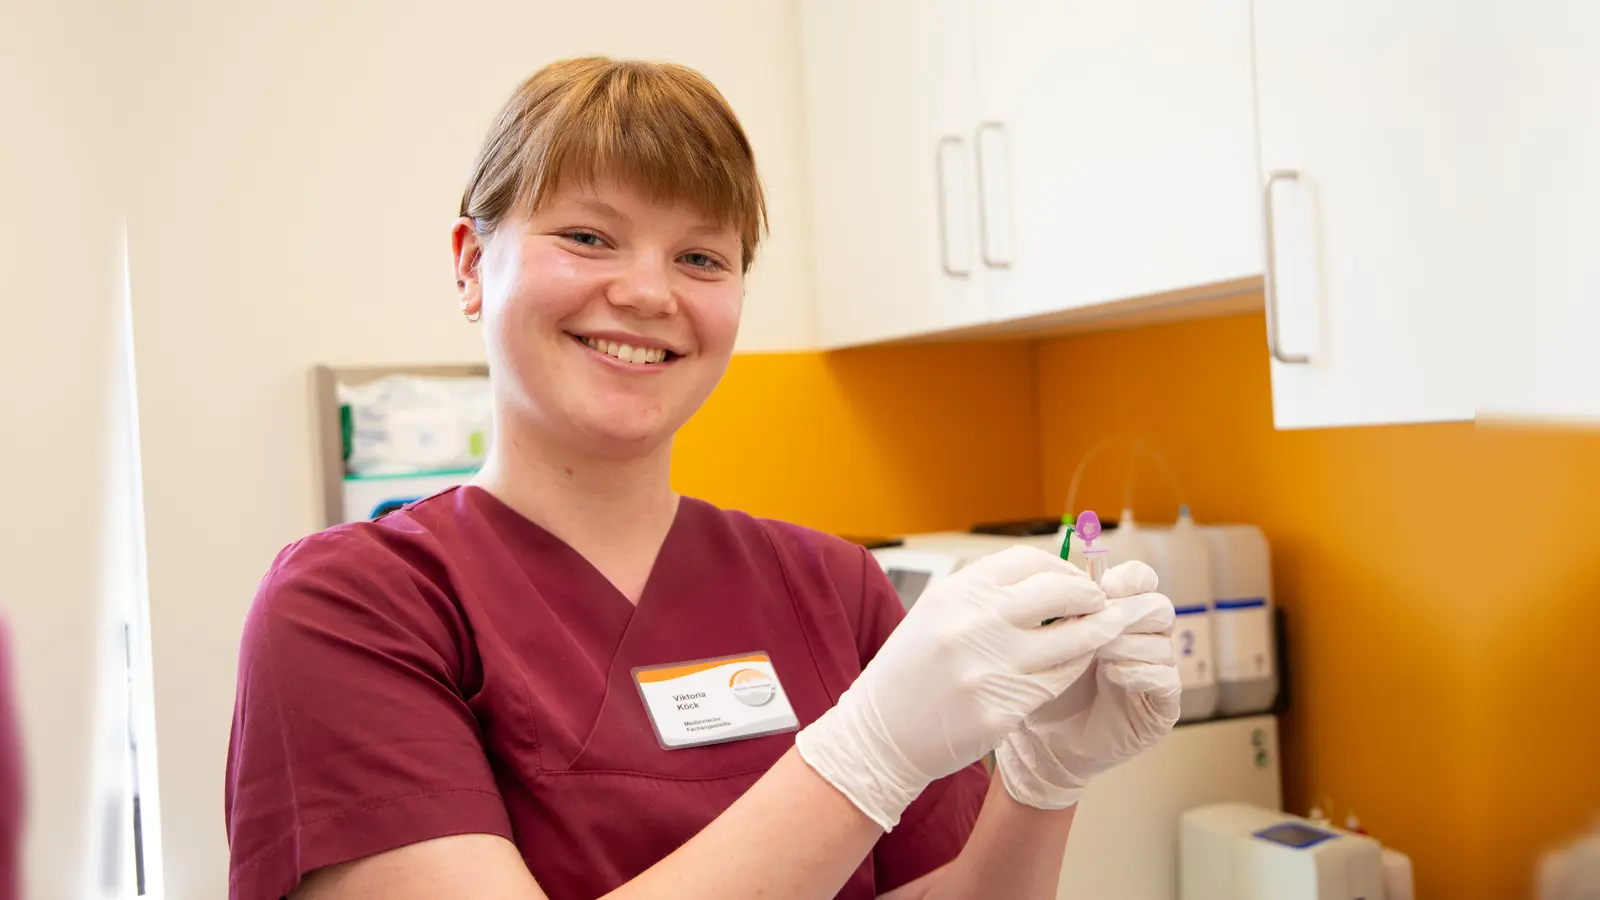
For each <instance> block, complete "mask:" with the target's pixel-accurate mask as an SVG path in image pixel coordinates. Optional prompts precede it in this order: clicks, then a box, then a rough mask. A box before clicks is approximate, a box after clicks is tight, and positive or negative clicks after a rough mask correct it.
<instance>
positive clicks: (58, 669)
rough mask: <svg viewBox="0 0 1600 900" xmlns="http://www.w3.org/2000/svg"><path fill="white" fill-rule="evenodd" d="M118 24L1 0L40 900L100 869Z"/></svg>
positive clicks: (6, 400) (18, 547) (21, 654)
mask: <svg viewBox="0 0 1600 900" xmlns="http://www.w3.org/2000/svg"><path fill="white" fill-rule="evenodd" d="M112 27H113V22H112V16H111V15H108V14H107V13H106V11H103V10H101V9H99V8H98V4H97V3H95V2H94V0H62V2H59V3H52V4H39V3H31V4H22V3H13V2H9V0H0V315H3V319H0V422H3V423H4V424H3V425H0V438H3V439H0V471H3V472H5V473H6V486H5V494H4V496H5V513H4V515H0V574H3V576H4V577H3V580H0V611H3V614H4V618H5V620H6V626H7V630H8V631H9V633H10V634H9V638H10V643H11V652H12V659H11V663H12V683H13V686H14V688H15V689H16V690H17V693H18V696H17V702H18V704H19V706H20V719H21V727H22V732H23V738H24V758H25V765H26V767H27V772H28V787H27V793H28V798H27V802H28V807H29V809H28V828H27V846H26V850H25V862H24V865H25V868H26V872H27V881H26V890H27V896H29V897H41V898H46V897H48V898H54V897H73V898H77V897H82V896H85V895H84V894H83V893H82V891H83V890H84V889H85V887H86V885H87V883H88V882H87V877H88V875H89V874H90V872H91V868H90V860H89V858H88V855H87V850H88V837H89V825H90V816H89V808H90V807H89V805H90V789H89V778H90V773H91V770H92V766H91V751H90V748H91V743H92V740H93V738H92V731H91V720H92V716H93V709H94V704H95V702H96V691H95V687H96V680H97V677H98V676H99V675H100V674H101V672H100V671H99V670H98V669H97V663H98V661H99V659H100V652H99V651H100V648H99V647H97V642H98V641H99V640H100V639H101V638H102V637H103V635H104V629H103V628H102V627H101V626H102V625H103V624H104V620H103V618H102V617H101V615H100V611H101V605H102V598H103V597H104V596H105V594H106V590H105V588H106V585H105V583H104V581H103V578H104V575H103V574H102V573H103V572H104V571H105V567H104V565H103V563H104V560H105V557H106V549H107V546H108V545H109V544H110V542H109V541H108V540H107V538H108V536H109V535H108V533H109V532H111V531H112V529H111V528H110V525H111V524H112V521H113V515H112V512H113V507H112V506H110V505H108V503H107V492H106V487H107V485H108V481H109V479H108V477H107V476H108V474H109V473H108V470H109V468H110V463H111V454H110V453H109V452H108V451H109V450H110V447H111V442H112V440H113V439H114V429H113V427H112V421H113V419H114V417H115V415H116V410H115V409H114V406H115V403H114V399H113V398H114V397H115V396H117V394H116V392H115V391H114V390H113V380H114V379H115V378H116V369H115V368H114V365H115V364H114V354H113V352H112V351H113V348H114V344H113V341H114V338H115V335H114V330H113V325H114V323H115V322H116V318H115V317H116V315H117V309H118V294H117V269H118V266H117V264H116V258H117V217H116V208H117V199H116V197H115V195H114V192H113V190H112V185H114V184H115V182H116V178H115V177H114V173H113V172H112V170H111V169H110V168H109V165H108V164H109V162H111V161H110V160H108V159H107V158H106V157H105V156H103V155H102V152H101V151H102V149H103V148H104V146H105V141H104V140H103V138H104V134H105V131H104V130H103V129H105V128H106V127H107V126H108V124H109V121H110V117H111V116H112V115H113V113H114V110H115V106H114V104H112V103H111V102H110V97H109V92H108V91H107V90H106V89H105V85H106V84H107V83H108V82H109V81H110V80H111V79H110V78H109V77H108V76H109V74H110V69H111V66H110V58H109V55H108V47H109V44H108V41H107V35H108V33H109V30H110V29H111V28H112ZM124 511H125V510H124ZM122 533H123V534H125V529H124V530H123V532H122ZM97 874H98V873H97Z"/></svg>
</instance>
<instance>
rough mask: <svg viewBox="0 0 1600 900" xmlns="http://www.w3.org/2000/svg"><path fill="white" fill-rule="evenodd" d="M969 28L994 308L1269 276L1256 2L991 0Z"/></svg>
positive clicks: (1063, 306) (1054, 306)
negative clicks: (1258, 178)
mask: <svg viewBox="0 0 1600 900" xmlns="http://www.w3.org/2000/svg"><path fill="white" fill-rule="evenodd" d="M972 34H973V36H974V41H975V43H976V46H977V49H976V54H975V59H976V62H977V76H978V112H979V117H980V122H979V124H978V126H977V133H976V136H975V138H974V142H975V145H976V146H977V148H978V151H979V156H978V159H979V163H980V168H979V173H980V181H979V184H980V188H981V190H980V192H979V199H980V202H981V206H980V210H979V211H980V216H979V225H980V229H981V230H980V247H982V248H985V251H986V252H985V253H984V254H983V255H982V256H983V260H984V261H985V262H986V263H989V264H991V265H992V266H993V270H992V272H991V277H990V279H989V297H990V310H991V313H992V315H993V316H994V317H995V318H997V319H1002V320H1003V319H1013V318H1021V317H1027V316H1035V315H1040V314H1048V313H1054V312H1058V311H1061V310H1068V309H1079V308H1082V307H1086V306H1092V305H1095V304H1100V303H1106V302H1108V301H1115V300H1124V299H1129V298H1137V297H1144V296H1148V295H1154V294H1164V293H1169V292H1173V291H1179V290H1186V289H1192V288H1196V287H1202V286H1207V285H1213V284H1217V283H1222V282H1230V281H1234V280H1237V279H1242V278H1250V277H1252V276H1257V275H1260V273H1261V229H1260V212H1259V209H1258V208H1257V204H1256V190H1255V154H1254V142H1255V131H1254V122H1253V119H1252V94H1251V91H1252V85H1251V73H1250V3H1249V0H1207V2H1203V3H1196V2H1193V0H1119V2H1114V3H1108V2H1105V0H984V2H982V3H974V4H973V5H972Z"/></svg>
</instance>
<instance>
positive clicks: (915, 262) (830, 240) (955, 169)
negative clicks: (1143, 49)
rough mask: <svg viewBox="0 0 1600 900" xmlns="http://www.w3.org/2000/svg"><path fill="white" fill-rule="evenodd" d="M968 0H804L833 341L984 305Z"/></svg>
mask: <svg viewBox="0 0 1600 900" xmlns="http://www.w3.org/2000/svg"><path fill="white" fill-rule="evenodd" d="M968 2H969V0H931V2H930V0H871V2H861V0H801V2H800V4H799V9H800V23H801V41H802V52H803V71H804V79H805V107H806V128H807V135H808V140H809V151H810V173H811V193H812V197H813V206H812V216H813V223H812V226H813V231H814V235H815V247H814V252H815V255H816V260H817V263H816V265H817V269H816V272H817V284H816V291H817V293H816V297H817V332H818V337H819V340H820V342H821V343H822V345H823V346H824V347H840V346H846V345H850V344H860V343H867V342H870V341H878V340H886V339H893V338H899V337H905V336H910V335H917V334H925V333H929V332H936V331H940V330H944V329H949V328H956V327H960V326H965V325H973V324H978V323H981V322H983V321H986V320H987V318H988V313H987V303H986V299H985V297H984V293H983V272H982V267H981V266H980V265H979V264H978V261H977V258H976V256H977V255H976V249H975V241H976V228H975V225H974V223H975V221H976V216H975V211H974V209H973V195H974V181H975V168H974V164H973V156H972V138H973V123H974V122H975V120H976V119H975V104H976V100H975V90H976V89H975V85H974V79H973V74H972V65H973V64H972V52H971V40H970V38H968V37H967V35H966V33H965V32H966V23H967V21H968V20H969V15H970V14H969V11H968V8H967V4H968Z"/></svg>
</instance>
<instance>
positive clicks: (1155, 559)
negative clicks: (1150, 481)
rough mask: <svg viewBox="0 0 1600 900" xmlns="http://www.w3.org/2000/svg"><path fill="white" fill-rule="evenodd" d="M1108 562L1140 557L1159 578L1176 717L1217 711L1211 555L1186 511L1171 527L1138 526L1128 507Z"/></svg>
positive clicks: (1193, 717) (1193, 719)
mask: <svg viewBox="0 0 1600 900" xmlns="http://www.w3.org/2000/svg"><path fill="white" fill-rule="evenodd" d="M1113 535H1114V537H1113V540H1112V541H1111V557H1112V559H1111V563H1112V564H1113V565H1116V564H1118V563H1121V562H1124V561H1126V560H1130V559H1137V560H1142V561H1143V562H1145V563H1146V564H1148V565H1149V566H1150V568H1152V569H1155V571H1156V576H1157V577H1158V578H1160V579H1161V593H1163V594H1166V595H1167V597H1168V599H1170V600H1171V601H1172V606H1173V609H1174V610H1175V611H1176V612H1177V614H1178V615H1177V622H1176V623H1175V625H1174V626H1173V630H1172V643H1173V649H1174V650H1176V651H1177V656H1178V676H1179V678H1181V679H1182V681H1183V699H1182V702H1181V704H1180V711H1179V713H1178V721H1180V722H1199V721H1203V720H1205V719H1210V718H1212V717H1214V716H1215V715H1216V714H1217V708H1218V688H1217V662H1216V644H1215V638H1214V635H1213V628H1212V626H1213V622H1212V610H1211V598H1212V585H1211V553H1210V549H1209V547H1208V546H1207V543H1206V539H1205V536H1204V535H1202V534H1201V529H1200V528H1199V526H1197V525H1195V523H1194V519H1193V517H1191V516H1190V515H1189V510H1188V508H1187V507H1184V508H1182V509H1180V510H1179V512H1178V520H1177V521H1176V522H1174V523H1173V524H1172V526H1171V527H1161V526H1157V527H1148V526H1143V525H1136V524H1135V523H1134V522H1133V516H1132V514H1131V512H1129V511H1128V510H1124V511H1123V513H1122V521H1121V522H1120V523H1119V524H1118V526H1117V529H1116V531H1115V532H1113Z"/></svg>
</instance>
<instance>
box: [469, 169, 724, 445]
mask: <svg viewBox="0 0 1600 900" xmlns="http://www.w3.org/2000/svg"><path fill="white" fill-rule="evenodd" d="M456 246H457V273H458V277H460V278H463V279H465V280H466V281H467V285H466V288H465V293H464V296H465V300H464V304H465V311H466V312H468V313H472V312H477V311H479V310H480V308H481V311H482V313H483V320H482V321H483V327H484V331H485V341H486V343H487V345H488V355H489V362H490V365H491V367H492V369H493V371H494V373H495V376H494V377H495V391H496V403H497V404H499V406H500V409H501V413H502V415H501V417H500V421H501V422H503V423H505V424H506V425H509V426H512V427H517V425H520V424H521V423H527V425H528V426H531V427H533V428H536V429H538V430H539V431H540V432H541V433H542V436H543V437H546V438H548V439H553V440H555V441H557V442H559V443H560V444H562V445H565V446H568V447H570V448H572V449H575V450H577V451H579V452H581V453H588V454H593V455H597V456H603V457H609V458H618V457H627V456H633V455H638V454H641V453H644V452H648V451H649V450H652V449H654V448H656V447H658V446H660V445H661V443H662V442H663V441H665V440H667V439H669V438H670V437H671V436H672V435H673V433H674V432H676V431H677V430H678V428H679V427H680V426H682V425H683V423H684V422H686V421H687V420H688V419H689V417H690V416H691V415H693V414H694V412H695V410H697V409H699V407H700V404H701V403H703V402H705V399H706V397H708V396H709V395H710V394H711V391H712V389H713V388H715V387H716V385H717V381H718V380H719V379H721V377H722V373H723V372H724V371H725V370H726V369H727V366H728V360H729V357H730V356H731V355H732V353H733V343H734V338H735V337H736V335H737V334H738V330H739V313H740V309H741V307H742V305H743V300H744V296H743V295H744V279H743V276H742V274H741V269H740V242H739V235H738V233H737V231H736V230H735V229H734V228H733V227H732V226H731V225H728V224H725V223H720V222H716V221H714V220H711V219H708V218H707V217H706V216H704V215H703V214H701V213H700V211H698V210H696V209H693V208H690V207H687V206H681V205H663V203H662V202H658V201H653V200H651V199H650V198H649V196H648V194H646V193H645V192H643V191H641V190H637V189H635V188H634V187H632V186H631V185H628V184H626V183H622V182H616V181H606V180H600V181H597V182H596V183H595V184H593V185H588V186H584V185H572V184H571V183H570V182H569V186H564V187H562V188H561V189H560V190H559V191H557V192H556V193H554V194H553V195H551V196H550V197H549V198H548V199H547V200H546V201H545V203H544V204H543V206H542V207H541V208H540V209H539V210H538V211H537V212H535V213H534V214H532V215H531V216H518V217H509V218H507V219H506V220H505V221H504V222H502V223H501V224H500V227H499V228H497V229H496V230H495V232H494V233H493V234H492V235H491V236H490V237H489V238H488V239H487V240H486V241H485V242H483V243H482V244H479V243H478V241H477V238H476V236H475V235H473V234H472V232H471V226H470V224H469V223H468V222H467V220H465V219H463V220H461V222H458V223H457V225H456ZM475 254H477V256H476V259H475V258H474V255H475ZM508 413H509V415H507V414H508ZM513 423H517V425H514V424H513ZM513 439H514V437H513Z"/></svg>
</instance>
